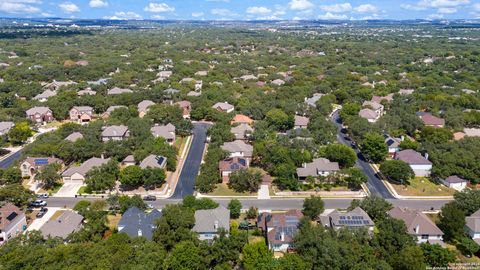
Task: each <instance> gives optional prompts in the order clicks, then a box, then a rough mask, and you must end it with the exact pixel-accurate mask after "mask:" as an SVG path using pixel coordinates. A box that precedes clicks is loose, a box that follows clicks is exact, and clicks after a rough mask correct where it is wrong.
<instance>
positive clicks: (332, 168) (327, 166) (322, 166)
mask: <svg viewBox="0 0 480 270" xmlns="http://www.w3.org/2000/svg"><path fill="white" fill-rule="evenodd" d="M339 170H340V168H339V166H338V162H331V161H330V160H328V159H326V158H317V159H314V160H313V161H312V162H311V163H307V164H305V166H304V167H302V168H297V175H298V176H299V177H307V176H317V175H318V172H319V171H326V172H336V171H339Z"/></svg>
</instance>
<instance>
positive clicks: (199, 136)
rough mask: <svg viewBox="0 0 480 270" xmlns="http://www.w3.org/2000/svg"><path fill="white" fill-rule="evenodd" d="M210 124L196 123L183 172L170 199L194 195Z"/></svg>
mask: <svg viewBox="0 0 480 270" xmlns="http://www.w3.org/2000/svg"><path fill="white" fill-rule="evenodd" d="M209 126H210V124H207V123H194V124H193V130H192V133H193V140H192V144H191V145H190V150H189V151H188V154H187V158H186V159H185V162H184V164H183V169H182V172H181V173H180V176H179V178H178V182H177V186H176V187H175V191H174V193H173V195H172V196H171V197H170V199H182V198H183V197H185V196H187V195H192V194H193V192H194V190H195V179H196V178H197V176H198V172H199V170H200V165H201V163H202V157H203V151H204V150H205V140H206V138H207V129H208V127H209Z"/></svg>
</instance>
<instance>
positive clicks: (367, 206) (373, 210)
mask: <svg viewBox="0 0 480 270" xmlns="http://www.w3.org/2000/svg"><path fill="white" fill-rule="evenodd" d="M356 207H360V208H362V209H363V210H364V211H365V212H367V214H368V215H369V216H370V218H372V219H373V220H374V221H375V222H377V221H381V220H383V219H384V218H386V216H387V212H388V211H389V210H391V209H392V208H393V205H392V204H391V203H389V202H388V201H386V200H385V199H384V198H382V197H378V196H368V197H366V198H365V199H363V200H357V199H355V200H353V201H352V202H351V203H350V207H348V210H349V211H352V210H353V209H355V208H356Z"/></svg>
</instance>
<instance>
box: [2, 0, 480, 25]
mask: <svg viewBox="0 0 480 270" xmlns="http://www.w3.org/2000/svg"><path fill="white" fill-rule="evenodd" d="M0 17H19V18H41V17H61V18H76V19H130V20H135V19H138V20H140V19H154V20H292V19H293V20H313V19H321V20H366V19H392V20H408V19H431V20H433V19H478V18H480V1H479V0H475V1H474V0H383V1H382V0H366V1H358V0H355V1H353V0H352V1H327V0H246V1H245V0H243V1H239V0H159V1H152V0H70V1H68V0H1V1H0Z"/></svg>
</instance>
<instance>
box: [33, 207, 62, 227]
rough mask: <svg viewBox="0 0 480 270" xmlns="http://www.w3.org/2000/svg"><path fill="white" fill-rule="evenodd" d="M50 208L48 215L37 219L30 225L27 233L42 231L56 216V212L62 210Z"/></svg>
mask: <svg viewBox="0 0 480 270" xmlns="http://www.w3.org/2000/svg"><path fill="white" fill-rule="evenodd" d="M47 208H48V211H47V213H45V215H44V216H43V217H41V218H37V219H35V220H34V221H33V222H32V224H30V226H28V228H27V230H26V231H28V232H29V231H33V230H40V228H41V227H42V226H43V225H44V224H45V223H46V222H47V221H49V220H50V218H52V216H53V215H54V214H55V212H57V211H58V210H60V209H61V208H60V207H47Z"/></svg>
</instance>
